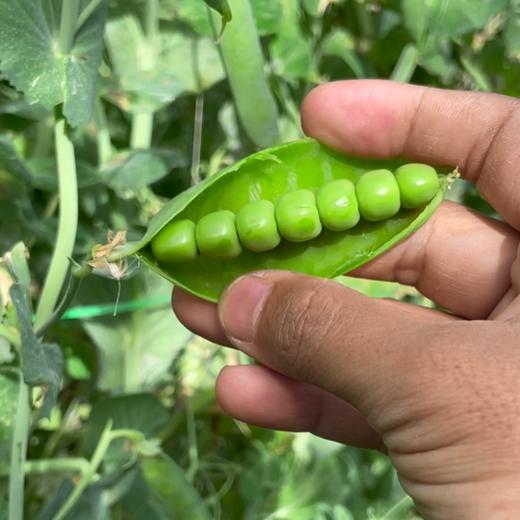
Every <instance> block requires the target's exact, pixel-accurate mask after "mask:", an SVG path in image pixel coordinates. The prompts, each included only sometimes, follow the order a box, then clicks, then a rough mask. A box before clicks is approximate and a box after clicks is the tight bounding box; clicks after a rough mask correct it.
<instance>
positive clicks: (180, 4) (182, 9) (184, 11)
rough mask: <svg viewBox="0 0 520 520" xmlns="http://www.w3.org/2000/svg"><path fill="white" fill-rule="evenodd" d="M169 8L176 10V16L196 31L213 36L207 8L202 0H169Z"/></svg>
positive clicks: (209, 36)
mask: <svg viewBox="0 0 520 520" xmlns="http://www.w3.org/2000/svg"><path fill="white" fill-rule="evenodd" d="M168 4H171V5H169V10H170V11H173V10H176V12H177V16H178V17H179V18H180V19H181V20H182V21H184V22H186V23H187V24H188V25H189V26H190V27H191V28H192V29H193V30H194V31H196V32H197V33H199V34H201V35H203V36H207V37H208V38H212V37H213V28H212V27H211V21H210V18H209V16H208V8H207V7H206V5H204V1H203V0H169V1H168Z"/></svg>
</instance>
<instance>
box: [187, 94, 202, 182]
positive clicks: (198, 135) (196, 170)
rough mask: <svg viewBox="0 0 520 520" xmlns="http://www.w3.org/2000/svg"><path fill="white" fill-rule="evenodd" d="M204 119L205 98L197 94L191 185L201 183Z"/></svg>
mask: <svg viewBox="0 0 520 520" xmlns="http://www.w3.org/2000/svg"><path fill="white" fill-rule="evenodd" d="M203 117H204V96H203V95H202V94H197V97H196V99H195V120H194V125H193V148H192V152H191V171H190V173H191V183H192V184H197V183H198V182H199V181H200V150H201V145H202V122H203Z"/></svg>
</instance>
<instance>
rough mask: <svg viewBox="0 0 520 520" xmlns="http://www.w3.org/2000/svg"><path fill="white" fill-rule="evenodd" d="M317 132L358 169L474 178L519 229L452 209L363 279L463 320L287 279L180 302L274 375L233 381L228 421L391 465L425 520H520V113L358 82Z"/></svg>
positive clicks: (311, 114) (323, 98)
mask: <svg viewBox="0 0 520 520" xmlns="http://www.w3.org/2000/svg"><path fill="white" fill-rule="evenodd" d="M302 121H303V126H304V129H305V131H306V133H307V134H308V135H311V136H313V137H315V138H317V139H318V140H320V141H322V142H324V143H326V144H328V145H329V146H331V147H333V148H335V149H337V150H341V151H344V152H345V153H349V154H354V155H362V156H369V157H381V158H384V157H393V156H404V157H406V158H407V159H409V160H415V161H421V162H425V163H429V164H442V165H446V164H451V165H458V167H459V170H460V171H461V173H462V175H463V177H464V178H465V179H467V180H469V181H471V182H475V183H476V184H477V186H478V188H479V189H480V191H481V193H482V194H483V195H484V197H485V198H486V199H487V200H488V201H489V202H490V204H491V205H492V206H493V207H494V208H495V209H496V210H497V211H498V212H499V213H500V215H501V216H502V218H503V219H504V221H505V222H504V223H501V222H498V221H494V220H491V219H488V218H486V217H483V216H481V215H478V214H476V213H475V212H473V211H471V210H469V209H466V208H464V207H462V206H459V205H457V204H454V203H450V202H445V203H443V204H442V206H441V207H440V209H439V210H438V211H437V213H436V214H435V215H434V216H433V217H432V218H431V219H430V220H429V221H428V223H427V224H425V225H424V227H422V228H421V229H420V230H419V231H418V232H416V233H415V234H414V235H412V236H411V237H409V238H408V239H407V240H406V241H404V242H402V243H401V244H399V245H398V246H396V247H394V248H393V249H391V250H390V251H388V252H387V253H386V254H384V255H383V256H381V257H379V258H377V259H375V260H374V261H372V262H371V263H369V264H367V265H365V266H363V267H362V268H360V269H358V270H356V272H355V273H354V274H355V275H357V276H363V277H366V278H374V279H380V280H394V281H398V282H401V283H404V284H409V285H413V286H415V287H417V289H419V290H420V291H421V293H423V294H424V295H425V296H427V297H429V298H431V299H432V300H433V301H435V302H436V303H437V304H438V305H439V306H440V307H442V308H444V309H446V311H449V312H446V313H443V312H441V311H435V310H431V309H425V308H421V307H417V306H413V305H410V304H406V303H403V302H395V301H388V300H379V299H373V298H368V297H366V296H364V295H362V294H359V293H357V292H356V291H353V290H350V289H347V288H345V287H342V286H340V285H338V284H336V283H334V282H332V281H328V280H321V279H316V278H311V277H306V276H302V275H298V274H291V273H287V272H266V271H264V272H260V273H254V274H252V275H247V276H244V277H242V278H240V279H238V280H237V281H235V282H234V283H233V284H232V285H231V286H230V287H229V288H228V290H227V291H226V293H225V294H224V295H223V297H222V299H221V301H220V303H219V305H218V308H217V306H216V305H213V304H210V303H208V302H205V301H202V300H199V299H197V298H195V297H194V296H191V295H189V294H187V293H185V292H183V291H181V290H177V289H176V290H175V292H174V298H173V307H174V310H175V312H176V314H177V315H178V317H179V318H180V319H181V321H182V322H183V323H184V324H185V325H186V326H187V327H189V328H190V329H192V330H193V331H194V332H196V333H197V334H200V335H201V336H204V337H206V338H208V339H210V340H212V341H214V342H216V343H220V344H222V345H231V346H234V347H236V348H239V349H241V350H242V351H244V352H245V353H246V354H249V355H250V356H252V357H254V358H255V359H256V360H258V361H259V363H261V365H260V366H233V367H226V368H225V369H224V370H223V371H222V372H221V374H220V376H219V378H218V381H217V398H218V400H219V402H220V404H221V406H222V407H223V409H224V410H226V411H227V412H228V413H229V414H231V415H233V416H234V417H236V418H238V419H241V420H243V421H247V422H251V423H255V424H257V425H260V426H264V427H269V428H275V429H281V430H291V431H310V432H313V433H314V434H316V435H320V436H322V437H325V438H329V439H334V440H336V441H340V442H343V443H345V444H350V445H356V446H363V447H372V448H379V449H383V450H385V451H387V453H388V455H389V457H390V459H391V461H392V463H393V464H394V465H395V467H396V469H397V471H398V474H399V477H400V479H401V482H402V484H403V486H404V488H405V489H406V491H407V492H408V493H409V494H410V495H411V496H412V497H413V498H414V500H415V502H416V505H417V507H418V509H419V510H420V511H421V513H422V514H423V515H424V516H425V518H429V519H446V518H449V519H466V518H468V519H472V520H478V519H480V518H483V519H484V518H485V519H489V518H493V519H502V518H518V517H520V419H519V412H520V297H519V296H518V295H519V292H520V259H519V258H518V257H517V254H518V248H519V234H518V230H520V169H519V168H520V166H519V163H520V103H519V102H518V101H516V100H514V99H512V98H508V97H504V96H498V95H491V94H477V93H469V92H454V91H443V90H438V89H428V88H424V87H416V86H411V85H402V84H396V83H391V82H385V81H372V80H367V81H346V82H336V83H330V84H327V85H323V86H321V87H318V88H317V89H315V90H314V91H312V92H311V93H310V95H309V96H308V97H307V99H306V100H305V102H304V105H303V107H302Z"/></svg>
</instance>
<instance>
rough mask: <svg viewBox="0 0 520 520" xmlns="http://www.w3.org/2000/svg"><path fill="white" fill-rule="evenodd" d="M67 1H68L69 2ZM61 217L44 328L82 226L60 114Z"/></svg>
mask: <svg viewBox="0 0 520 520" xmlns="http://www.w3.org/2000/svg"><path fill="white" fill-rule="evenodd" d="M65 3H66V2H65ZM54 135H55V141H56V158H57V163H58V184H59V196H60V216H59V223H58V234H57V237H56V244H55V248H54V252H53V255H52V259H51V263H50V266H49V271H48V272H47V278H46V279H45V283H44V285H43V289H42V293H41V297H40V300H39V302H38V307H37V309H36V320H35V324H34V326H35V328H36V329H38V328H40V327H41V326H42V325H43V324H44V323H45V322H46V321H47V320H48V319H49V318H50V317H51V316H52V313H53V311H54V308H55V306H56V303H57V301H58V298H59V295H60V292H61V289H62V287H63V284H64V282H65V278H66V276H67V271H68V265H69V260H68V259H69V257H71V256H72V253H73V249H74V242H75V241H76V231H77V227H78V182H77V174H76V159H75V155H74V146H73V144H72V142H71V140H70V137H69V135H68V129H67V123H66V121H65V119H64V117H63V116H62V115H58V116H57V118H56V123H55V126H54Z"/></svg>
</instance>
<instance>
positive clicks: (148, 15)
mask: <svg viewBox="0 0 520 520" xmlns="http://www.w3.org/2000/svg"><path fill="white" fill-rule="evenodd" d="M144 30H145V35H146V51H147V52H146V56H145V58H144V60H145V62H146V69H145V70H153V69H154V68H155V65H156V61H157V54H158V50H159V4H158V0H147V2H146V11H145V21H144ZM153 118H154V111H153V109H141V110H138V111H136V112H134V113H133V114H132V127H131V133H130V148H131V149H132V150H139V149H148V148H150V146H151V144H152V135H153Z"/></svg>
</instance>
